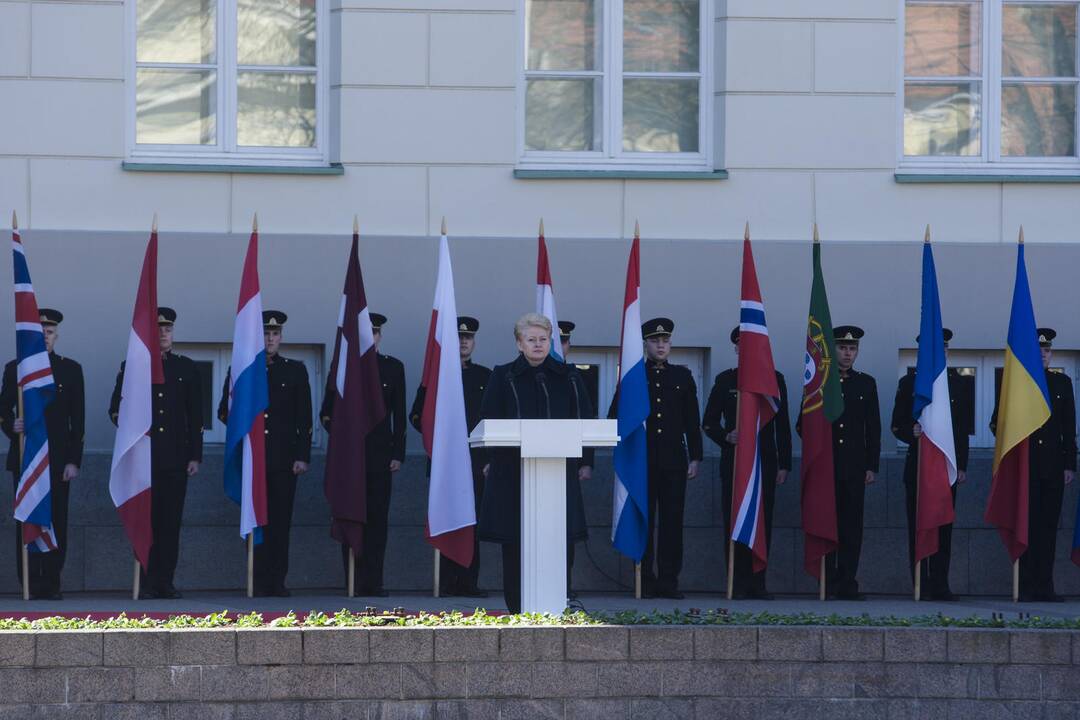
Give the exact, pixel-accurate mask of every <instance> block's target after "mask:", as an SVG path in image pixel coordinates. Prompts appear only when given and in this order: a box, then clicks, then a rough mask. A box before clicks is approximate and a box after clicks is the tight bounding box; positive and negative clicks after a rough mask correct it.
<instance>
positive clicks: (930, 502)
mask: <svg viewBox="0 0 1080 720" xmlns="http://www.w3.org/2000/svg"><path fill="white" fill-rule="evenodd" d="M919 340H920V342H919V358H918V362H917V363H916V365H915V399H914V405H913V412H912V414H913V415H914V416H915V417H914V419H915V420H916V421H917V422H918V423H919V425H921V426H922V437H921V438H920V439H919V481H918V488H917V490H916V492H917V496H916V497H917V498H918V499H917V506H916V510H915V560H916V562H918V561H919V560H922V559H924V558H927V557H930V556H931V555H934V554H935V553H937V551H938V528H939V527H940V526H942V525H948V524H949V523H951V522H952V521H953V519H954V517H955V512H954V511H953V505H952V493H951V490H950V488H951V487H952V485H953V484H955V483H956V448H955V446H954V442H953V427H952V410H951V407H950V403H949V381H948V376H947V368H946V364H945V334H944V332H943V330H942V324H941V299H940V298H939V297H938V284H937V270H936V269H935V267H934V252H933V250H932V249H931V247H930V230H929V228H927V231H926V242H925V243H923V271H922V318H921V322H920V323H919Z"/></svg>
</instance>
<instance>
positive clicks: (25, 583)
mask: <svg viewBox="0 0 1080 720" xmlns="http://www.w3.org/2000/svg"><path fill="white" fill-rule="evenodd" d="M16 222H17V221H16V220H15V213H14V211H12V214H11V226H12V230H15V229H17V228H18V226H17V225H16ZM19 419H20V420H22V419H24V418H23V390H22V387H20V388H19ZM25 454H26V427H25V426H24V427H23V431H22V432H21V433H19V468H20V469H22V459H23V456H24V455H25ZM19 528H20V530H21V529H22V523H19ZM19 545H20V546H21V547H22V550H21V552H22V597H23V600H29V599H30V552H29V551H28V550H27V549H26V538H25V537H23V536H22V533H20V537H19Z"/></svg>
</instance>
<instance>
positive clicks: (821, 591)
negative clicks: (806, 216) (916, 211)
mask: <svg viewBox="0 0 1080 720" xmlns="http://www.w3.org/2000/svg"><path fill="white" fill-rule="evenodd" d="M820 243H821V235H820V234H818V227H817V223H814V244H815V245H817V244H820ZM819 574H820V578H819V580H818V600H821V601H822V602H824V600H825V594H826V593H825V556H824V555H822V556H821V572H820V573H819Z"/></svg>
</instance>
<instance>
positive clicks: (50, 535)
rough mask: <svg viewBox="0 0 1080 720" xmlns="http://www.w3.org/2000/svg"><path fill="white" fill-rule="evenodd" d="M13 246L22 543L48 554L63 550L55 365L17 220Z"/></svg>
mask: <svg viewBox="0 0 1080 720" xmlns="http://www.w3.org/2000/svg"><path fill="white" fill-rule="evenodd" d="M11 225H12V227H11V245H12V250H13V251H14V253H15V255H14V260H15V263H14V268H15V352H16V358H17V366H16V374H17V376H18V383H19V391H20V392H21V393H22V412H21V414H22V418H23V424H24V428H23V437H24V444H23V448H22V456H21V458H20V461H21V463H20V471H21V472H20V474H19V485H18V487H17V488H16V490H15V519H16V520H18V521H19V522H21V523H22V539H23V542H24V543H26V545H27V546H29V549H30V550H32V551H36V552H48V551H50V550H55V549H56V548H57V543H56V534H55V533H54V532H53V526H52V494H51V492H52V485H51V478H50V475H49V437H48V432H47V431H46V428H45V407H46V406H47V405H48V404H49V403H51V402H52V401H53V399H54V398H55V397H56V384H55V382H54V381H53V374H52V364H51V363H50V362H49V353H48V352H46V350H45V335H44V333H43V332H42V330H41V316H40V315H39V313H38V306H37V298H36V297H35V295H34V286H33V284H32V283H31V282H30V266H29V265H28V264H27V262H26V253H25V252H24V250H23V244H22V240H21V239H20V238H19V231H18V229H17V223H16V222H15V220H14V216H12V223H11Z"/></svg>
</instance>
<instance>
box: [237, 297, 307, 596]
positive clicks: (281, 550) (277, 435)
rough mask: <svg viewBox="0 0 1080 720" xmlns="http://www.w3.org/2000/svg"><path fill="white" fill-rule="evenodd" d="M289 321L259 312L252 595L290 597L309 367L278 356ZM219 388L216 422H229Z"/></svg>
mask: <svg viewBox="0 0 1080 720" xmlns="http://www.w3.org/2000/svg"><path fill="white" fill-rule="evenodd" d="M288 319H289V316H288V315H286V314H285V313H283V312H281V311H280V310H266V311H264V312H263V338H264V341H265V343H266V345H265V347H266V377H267V385H268V386H269V391H270V398H269V399H270V406H269V407H268V408H267V409H266V412H265V413H263V421H264V423H265V428H264V432H265V433H266V448H265V452H266V512H267V525H266V526H264V527H263V529H262V542H261V543H259V544H258V545H256V546H255V578H254V579H255V595H256V596H259V597H266V596H268V595H273V596H276V597H289V595H290V594H291V593H290V592H289V589H288V588H287V587H285V576H286V575H287V574H288V572H289V533H290V531H291V530H292V514H293V501H294V500H295V498H296V479H297V478H298V477H299V476H300V475H303V474H304V473H306V472H307V470H308V463H309V462H311V385H310V383H309V382H308V374H307V368H305V367H304V363H302V362H300V361H299V360H290V359H289V358H286V357H282V356H281V355H280V354H278V350H279V348H280V347H281V329H282V327H284V325H285V323H286V322H287V321H288ZM231 373H232V368H229V373H227V374H226V375H225V385H224V387H222V388H221V403H220V404H219V405H218V419H219V420H221V422H223V423H225V424H228V422H229V381H230V374H231Z"/></svg>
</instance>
